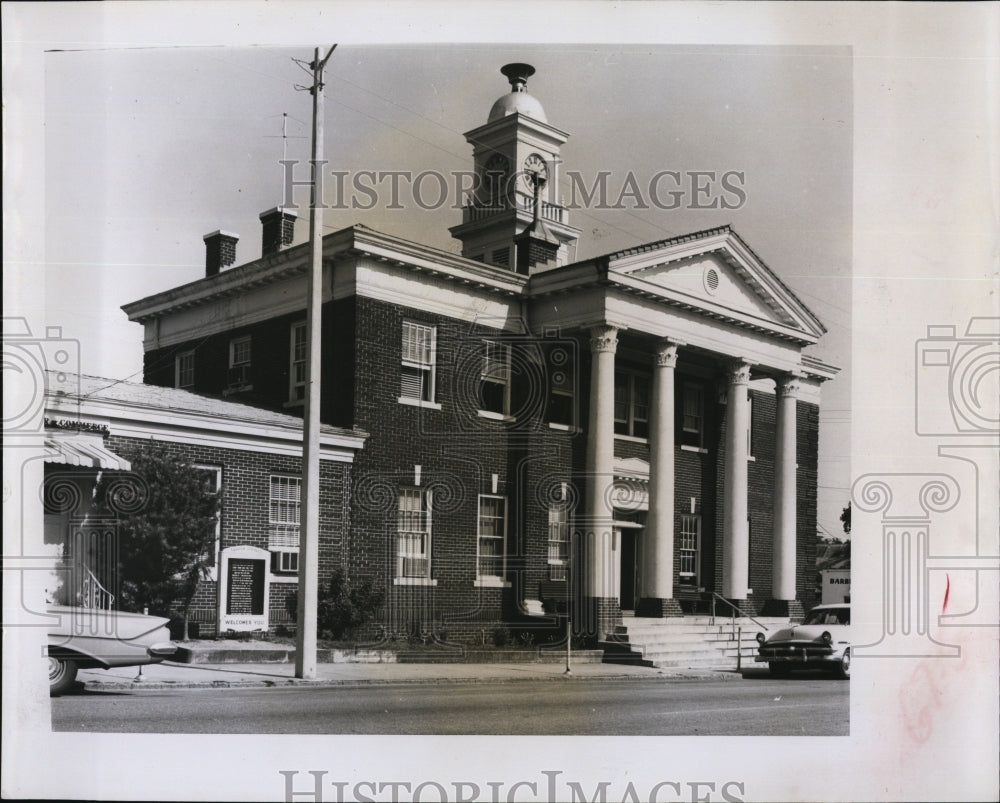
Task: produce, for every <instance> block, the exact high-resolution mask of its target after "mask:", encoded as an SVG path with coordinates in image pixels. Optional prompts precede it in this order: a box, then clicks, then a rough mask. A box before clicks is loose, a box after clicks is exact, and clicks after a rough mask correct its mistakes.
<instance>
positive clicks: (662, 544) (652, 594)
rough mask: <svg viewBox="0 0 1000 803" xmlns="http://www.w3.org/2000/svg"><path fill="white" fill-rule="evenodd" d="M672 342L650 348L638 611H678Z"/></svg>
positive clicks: (657, 613)
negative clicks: (646, 480) (646, 495)
mask: <svg viewBox="0 0 1000 803" xmlns="http://www.w3.org/2000/svg"><path fill="white" fill-rule="evenodd" d="M677 347H678V344H677V343H674V342H672V341H670V340H661V341H660V342H659V343H658V344H657V346H656V349H655V351H654V352H653V392H652V405H651V407H652V410H651V412H652V415H651V416H650V421H649V513H648V514H647V518H646V530H645V533H644V535H643V540H642V553H643V554H642V598H641V600H640V601H639V609H638V610H637V611H636V613H637V614H638V615H639V616H651V617H662V616H682V615H683V611H682V610H681V606H680V603H679V602H678V601H677V600H676V599H674V369H675V368H676V367H677Z"/></svg>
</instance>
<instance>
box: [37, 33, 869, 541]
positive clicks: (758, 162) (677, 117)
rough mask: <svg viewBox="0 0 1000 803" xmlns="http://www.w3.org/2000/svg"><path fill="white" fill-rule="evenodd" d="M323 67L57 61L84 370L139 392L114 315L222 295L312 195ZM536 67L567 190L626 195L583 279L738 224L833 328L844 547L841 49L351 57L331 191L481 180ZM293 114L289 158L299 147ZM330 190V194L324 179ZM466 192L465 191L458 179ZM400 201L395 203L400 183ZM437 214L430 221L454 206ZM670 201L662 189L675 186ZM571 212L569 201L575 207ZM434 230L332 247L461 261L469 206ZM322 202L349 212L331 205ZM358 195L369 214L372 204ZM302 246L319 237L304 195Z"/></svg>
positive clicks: (65, 223)
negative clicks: (286, 211)
mask: <svg viewBox="0 0 1000 803" xmlns="http://www.w3.org/2000/svg"><path fill="white" fill-rule="evenodd" d="M311 58H312V51H311V50H309V49H306V48H299V49H280V48H267V47H252V48H249V47H244V48H235V47H234V48H225V47H196V48H194V47H192V48H184V47H165V48H149V49H141V50H135V49H115V48H111V49H102V50H99V51H91V52H87V51H75V52H50V53H47V54H46V57H45V143H44V148H45V162H46V165H45V167H46V176H45V205H46V207H45V213H46V218H45V291H46V293H45V299H46V301H45V307H46V318H47V324H48V325H50V326H51V325H58V326H61V327H62V328H63V335H64V336H65V337H70V338H76V339H78V340H79V341H80V353H81V370H82V371H84V372H85V373H91V374H96V375H100V376H106V377H110V378H116V379H134V380H139V379H141V368H142V348H141V342H142V329H141V327H140V326H139V325H138V324H134V323H130V322H128V320H127V318H126V316H125V314H124V313H123V312H122V311H121V310H120V306H121V305H122V304H125V303H127V302H130V301H134V300H137V299H139V298H142V297H144V296H147V295H149V294H151V293H155V292H158V291H161V290H166V289H168V288H171V287H175V286H177V285H180V284H184V283H186V282H189V281H194V280H196V279H198V278H200V277H201V276H203V275H204V259H205V253H204V243H203V240H202V237H203V235H205V234H207V233H209V232H211V231H215V230H216V229H222V230H224V231H229V232H234V233H236V234H238V235H239V236H240V241H239V244H238V248H237V264H242V263H244V262H248V261H251V260H252V259H254V258H256V257H257V256H259V254H260V223H259V220H258V215H259V213H261V212H263V211H265V210H267V209H270V208H272V207H274V206H277V205H279V204H282V203H285V202H286V199H285V197H284V191H285V187H284V178H283V175H284V174H283V172H282V168H281V165H280V164H279V161H280V160H281V159H282V157H283V156H285V158H287V159H291V160H300V161H301V165H300V166H299V170H297V171H296V172H295V173H294V178H295V179H296V180H299V181H302V180H305V179H307V178H308V171H307V167H306V164H307V162H306V160H307V159H308V157H309V148H310V140H309V135H310V125H309V121H310V116H311V97H310V95H309V93H308V92H305V91H301V89H298V88H297V85H298V86H300V87H301V86H303V85H308V84H309V83H311V77H310V75H309V74H308V73H307V72H306V71H304V70H303V69H302V67H301V66H300V65H299V64H297V63H296V62H295V59H298V60H300V61H304V62H308V61H309V60H310V59H311ZM511 61H522V62H528V63H530V64H532V65H533V66H534V67H535V69H536V71H537V72H536V74H535V75H534V76H533V77H532V78H531V79H530V80H529V83H528V91H529V92H531V93H532V94H533V95H534V96H535V97H536V98H538V99H539V100H540V101H541V103H542V105H543V107H544V109H545V111H546V114H547V117H548V121H549V123H551V124H552V125H554V126H556V127H557V128H560V129H562V130H563V131H565V132H567V133H568V134H569V135H570V138H569V140H568V142H567V143H566V145H565V146H564V147H563V149H562V158H563V165H562V170H564V171H576V172H578V174H579V175H580V177H581V179H582V180H583V182H584V183H585V184H586V185H587V186H590V185H592V184H593V182H594V181H595V180H596V179H597V176H598V175H599V173H600V172H601V171H606V172H607V173H608V175H609V177H608V180H607V186H608V188H609V193H608V196H609V197H608V200H609V202H610V203H609V204H606V205H605V206H612V205H614V204H615V201H616V200H617V197H618V195H619V193H620V192H621V189H622V188H623V187H624V185H625V182H626V177H627V176H628V175H629V174H632V175H634V176H635V177H636V179H637V186H638V187H639V188H640V189H641V191H642V194H641V200H642V201H645V206H646V207H647V208H642V206H643V204H642V203H637V201H639V200H640V199H636V198H634V197H633V198H628V199H625V200H624V202H623V203H622V204H621V206H623V207H624V208H596V207H595V205H594V204H590V205H588V206H586V208H581V209H576V210H572V211H571V212H570V215H571V217H570V222H571V224H572V225H574V226H577V227H578V228H580V229H581V230H582V233H581V237H580V243H579V250H578V258H580V259H584V258H587V257H590V256H595V255H598V254H601V253H607V252H609V251H613V250H616V249H619V248H624V247H628V246H631V245H636V244H639V243H644V242H649V241H653V240H658V239H662V238H664V237H669V236H673V235H678V234H683V233H685V232H690V231H697V230H699V229H705V228H710V227H715V226H719V225H722V224H731V225H733V226H734V227H735V229H736V230H737V232H739V234H740V235H741V236H742V237H743V238H744V239H745V240H746V241H747V242H748V243H749V245H750V246H751V247H752V248H753V249H754V250H755V251H756V252H757V253H758V254H759V255H760V256H761V257H762V258H763V259H764V261H765V262H766V263H767V264H768V265H769V266H770V267H771V269H772V270H773V271H774V272H775V273H777V274H778V276H779V277H780V278H781V279H782V280H783V281H784V282H785V283H786V284H787V285H789V286H790V287H791V288H792V289H793V291H794V292H795V293H796V294H797V295H798V296H799V297H800V299H801V300H802V301H803V302H804V303H805V304H806V305H807V306H808V307H809V308H810V309H812V311H813V312H814V313H815V314H816V315H817V316H818V317H819V318H820V320H821V321H823V323H824V325H825V326H826V327H827V329H828V334H827V335H825V336H824V337H823V338H822V339H821V341H820V343H819V344H817V346H815V347H813V348H811V349H810V350H809V351H810V353H812V354H814V355H815V356H817V357H819V358H821V359H823V360H824V361H826V362H828V363H831V364H833V365H836V366H838V367H839V368H840V369H841V372H840V374H839V375H838V376H837V378H836V379H834V380H832V381H830V382H828V383H827V384H826V385H825V386H824V391H823V394H824V398H823V406H822V408H821V443H820V458H819V459H820V478H819V484H820V491H819V494H820V495H819V507H820V510H819V528H820V531H821V533H822V534H825V535H834V536H842V535H843V531H842V528H841V525H840V522H839V516H840V512H841V510H842V508H843V507H844V506H845V505H846V504H847V501H848V499H849V492H848V486H849V484H850V482H849V449H850V417H851V416H850V386H851V365H850V360H851V338H850V332H851V305H850V297H851V286H850V279H851V273H852V265H851V236H852V229H851V226H852V207H851V199H852V196H851V191H852V190H851V185H852V169H853V160H852V58H851V52H850V50H849V49H848V48H844V47H823V48H819V47H746V46H636V45H624V46H622V45H619V46H614V47H611V46H587V45H574V46H570V45H563V46H551V45H550V46H537V45H533V46H523V47H515V46H502V45H479V44H476V45H471V44H470V45H459V44H455V45H415V44H414V45H382V46H358V45H342V46H339V47H338V48H337V49H336V50H335V51H334V53H333V55H332V57H331V59H330V61H329V63H328V66H327V71H326V80H327V85H326V91H325V105H326V108H325V115H324V122H325V137H324V155H325V157H326V159H327V160H329V163H330V164H329V167H328V170H331V171H333V170H342V171H348V172H349V173H351V174H354V173H356V172H357V171H362V170H374V171H393V170H409V171H413V172H414V173H418V172H422V171H427V170H431V171H437V172H440V173H444V174H450V173H453V172H454V171H462V170H469V169H470V168H471V165H472V160H471V153H472V150H471V146H470V145H468V144H467V143H466V141H465V138H464V136H463V132H465V131H468V130H470V129H472V128H475V127H477V126H479V125H481V124H483V123H485V122H486V118H487V114H488V112H489V109H490V107H491V106H492V104H493V102H494V101H495V100H496V99H497V98H498V97H500V96H501V95H503V94H505V93H506V92H508V91H509V86H508V84H507V80H506V79H505V78H504V77H503V76H502V75H501V74H500V72H499V68H500V67H501V66H502V65H503V64H506V63H508V62H511ZM283 115H287V128H286V131H287V138H286V139H284V140H283V139H282V136H281V134H282V123H283ZM664 170H670V171H682V172H683V171H714V172H715V173H716V175H718V176H721V175H722V174H724V173H730V174H732V173H735V172H738V173H740V174H742V180H741V185H742V188H743V190H744V193H745V202H744V203H743V204H742V205H741V206H740V207H739V208H735V209H721V208H720V209H703V208H696V207H697V206H699V205H700V206H704V205H705V204H704V203H702V204H699V203H698V201H697V200H696V199H695V198H694V195H693V193H692V191H691V185H690V184H689V183H687V182H688V180H687V179H684V180H682V185H681V189H682V190H684V191H685V195H684V197H683V198H682V199H681V203H680V205H679V207H678V208H676V209H662V208H657V207H656V205H655V204H654V203H653V202H652V198H651V196H650V195H649V191H648V185H649V182H650V180H651V178H652V177H653V176H654V175H656V174H657V173H658V172H660V171H664ZM328 181H329V180H328ZM449 183H451V182H450V180H449ZM381 186H382V188H383V189H384V188H387V186H388V185H387V184H382V185H381ZM423 186H425V187H426V188H427V192H426V195H425V197H428V198H429V199H431V201H432V202H433V199H434V196H435V195H437V191H436V184H435V183H434V182H433V181H431V182H428V183H427V184H425V185H423ZM661 186H665V187H666V189H667V190H669V189H671V188H672V186H669V185H661ZM562 192H563V199H564V200H569V199H568V198H567V193H568V188H567V187H566V186H565V181H564V186H563V188H562ZM449 195H450V196H451V197H450V198H449V201H448V202H447V203H445V204H443V205H441V206H440V208H437V209H427V208H420V206H418V205H417V204H416V203H415V202H414V201H413V193H412V192H410V191H409V186H408V185H404V186H403V189H402V191H401V193H400V206H402V207H403V208H401V209H396V210H393V209H386V208H385V207H386V206H387V205H388V204H387V203H386V201H385V199H386V196H387V193H382V194H381V195H380V203H378V204H376V205H375V206H374V208H372V209H367V210H366V209H360V208H349V209H337V208H334V209H327V210H326V212H325V221H324V222H325V229H326V231H327V232H330V231H335V230H337V229H340V228H343V227H345V226H349V225H352V224H355V223H362V224H365V225H368V226H370V227H372V228H375V229H378V230H381V231H384V232H387V233H390V234H395V235H398V236H400V237H403V238H406V239H410V240H414V241H417V242H422V243H425V244H428V245H432V246H435V247H438V248H442V249H445V250H449V251H453V252H458V250H459V243H458V241H457V240H454V239H453V238H451V236H450V235H449V233H448V227H449V226H452V225H455V224H456V223H457V222H459V220H460V214H461V213H460V212H459V211H458V210H457V209H455V208H454V203H455V200H454V197H453V196H454V192H449ZM325 197H326V199H327V201H328V203H335V202H336V200H337V197H336V193H335V191H334V188H333V187H332V186H331V184H329V183H328V184H327V186H326V193H325ZM355 197H358V198H360V200H362V201H364V200H365V199H364V198H363V197H361V196H358V195H357V194H355ZM293 199H294V201H295V202H296V203H297V204H299V205H300V206H301V210H300V215H301V217H300V223H299V225H298V229H297V240H298V241H303V240H305V238H306V237H307V233H308V232H307V229H308V224H307V204H308V189H307V188H305V187H299V188H297V189H296V190H295V191H294V196H293Z"/></svg>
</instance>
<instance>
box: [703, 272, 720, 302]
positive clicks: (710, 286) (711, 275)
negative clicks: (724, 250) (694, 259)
mask: <svg viewBox="0 0 1000 803" xmlns="http://www.w3.org/2000/svg"><path fill="white" fill-rule="evenodd" d="M705 289H706V290H708V292H709V293H711V294H712V295H715V291H716V290H718V289H719V272H718V271H717V270H716V269H715V268H709V269H708V270H706V271H705Z"/></svg>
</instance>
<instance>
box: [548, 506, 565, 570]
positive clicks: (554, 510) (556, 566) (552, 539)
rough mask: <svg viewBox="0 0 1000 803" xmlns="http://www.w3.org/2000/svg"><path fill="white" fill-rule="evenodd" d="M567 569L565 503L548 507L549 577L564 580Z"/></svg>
mask: <svg viewBox="0 0 1000 803" xmlns="http://www.w3.org/2000/svg"><path fill="white" fill-rule="evenodd" d="M568 569H569V511H568V510H567V509H566V505H552V507H550V508H549V579H550V580H565V579H566V576H567V574H568Z"/></svg>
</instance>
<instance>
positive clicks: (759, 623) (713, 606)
mask: <svg viewBox="0 0 1000 803" xmlns="http://www.w3.org/2000/svg"><path fill="white" fill-rule="evenodd" d="M709 593H710V594H711V595H712V624H713V625H714V624H715V601H716V600H717V599H719V600H722V601H723V602H724V603H726V605H728V606H729V607H730V608H732V609H733V610H734V611H736V613H738V614H739V615H740V616H742V617H744V618H745V619H749V620H750V621H751V622H753V623H754V624H755V625H757V627H760V628H763V629H764V630H767V629H768V627H767V625H765V624H764V623H763V622H758V621H757V620H756V619H754V618H753V617H752V616H751V615H750V614H748V613H746V612H745V611H743V610H742V609H741V608H740V607H739V606H737V605H733V603H731V602H730V601H729V600H728V599H726V598H725V597H722V596H720V595H719V594H716V593H715V592H714V591H710V592H709ZM731 619H732V620H733V632H734V633H735V632H736V617H735V616H733V617H731Z"/></svg>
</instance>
